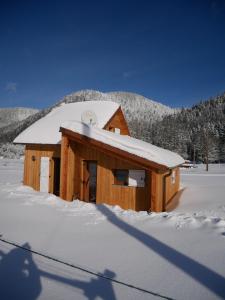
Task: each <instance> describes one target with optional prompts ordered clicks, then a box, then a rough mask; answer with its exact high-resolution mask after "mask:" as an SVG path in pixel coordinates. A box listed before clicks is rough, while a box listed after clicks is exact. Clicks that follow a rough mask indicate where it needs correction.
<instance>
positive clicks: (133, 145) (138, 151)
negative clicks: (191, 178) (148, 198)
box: [61, 122, 184, 168]
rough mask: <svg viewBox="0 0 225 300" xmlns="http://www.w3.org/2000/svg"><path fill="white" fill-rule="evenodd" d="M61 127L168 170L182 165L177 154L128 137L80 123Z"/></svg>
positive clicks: (63, 124)
mask: <svg viewBox="0 0 225 300" xmlns="http://www.w3.org/2000/svg"><path fill="white" fill-rule="evenodd" d="M61 127H62V128H66V129H69V130H72V131H75V132H77V133H79V134H81V135H85V136H87V137H90V138H92V139H95V140H98V141H100V142H103V143H105V144H109V145H111V146H113V147H116V148H119V149H121V150H124V151H126V152H129V153H131V154H135V155H137V156H139V157H142V158H145V159H147V160H149V161H154V162H156V163H159V164H161V165H164V166H166V167H168V168H172V167H175V166H178V165H180V164H182V163H184V160H183V158H182V157H181V156H180V155H178V154H177V153H175V152H172V151H170V150H166V149H163V148H160V147H157V146H155V145H152V144H150V143H147V142H144V141H142V140H138V139H135V138H133V137H130V136H124V135H119V134H115V133H113V132H109V131H107V130H104V129H100V128H96V127H93V126H89V125H87V124H84V123H82V122H65V123H62V124H61ZM147 149H148V150H147Z"/></svg>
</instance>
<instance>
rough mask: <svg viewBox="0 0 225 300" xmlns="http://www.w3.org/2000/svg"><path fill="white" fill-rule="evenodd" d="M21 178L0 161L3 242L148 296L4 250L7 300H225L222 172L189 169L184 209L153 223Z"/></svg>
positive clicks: (1, 286) (14, 164)
mask: <svg viewBox="0 0 225 300" xmlns="http://www.w3.org/2000/svg"><path fill="white" fill-rule="evenodd" d="M22 170H23V161H22V160H5V159H2V160H0V235H2V236H1V237H0V239H5V240H8V241H13V242H14V243H17V244H19V245H23V246H24V247H27V248H29V247H30V248H31V249H32V250H34V251H38V252H41V253H43V254H45V255H49V256H52V257H54V258H57V259H60V260H62V261H65V262H67V263H71V264H73V265H75V266H79V267H81V268H84V269H87V270H90V271H91V272H94V273H99V274H103V275H105V276H107V277H110V278H113V279H116V280H119V281H122V282H125V283H128V284H131V285H134V286H136V287H140V288H142V289H145V290H147V291H149V293H145V292H142V291H138V290H136V289H132V288H130V287H127V286H123V285H120V284H118V283H115V282H111V281H109V280H106V279H103V278H101V277H98V276H94V275H91V274H88V273H85V272H83V271H81V270H78V269H76V268H72V267H69V266H66V265H63V264H60V263H58V262H54V261H52V260H49V259H46V258H44V257H40V256H38V255H37V254H34V253H33V254H32V253H30V252H27V251H24V250H22V249H19V248H16V247H14V246H11V245H9V244H7V243H4V242H2V241H0V299H2V300H6V299H29V300H33V299H54V300H56V299H73V300H74V299H78V300H79V299H107V300H108V299H210V300H212V299H225V251H224V250H225V166H224V165H221V166H220V167H219V166H216V167H214V166H213V167H211V166H210V172H209V173H207V174H206V172H205V171H204V170H203V169H201V168H198V169H192V170H183V171H182V187H183V191H181V192H180V194H179V195H178V196H177V197H179V196H180V204H179V205H178V207H177V208H176V209H175V210H174V211H173V212H170V213H159V214H156V213H152V214H150V215H148V214H147V213H146V212H139V213H136V212H133V211H123V210H122V209H120V208H119V207H109V206H105V205H98V206H95V205H93V204H86V203H83V202H79V201H74V202H73V203H67V202H64V201H62V200H60V199H59V198H57V197H55V196H53V195H50V194H45V193H39V192H35V191H33V190H32V189H31V188H29V187H24V186H22V184H21V178H22ZM153 294H154V295H153ZM156 294H158V295H156ZM162 296H164V298H162Z"/></svg>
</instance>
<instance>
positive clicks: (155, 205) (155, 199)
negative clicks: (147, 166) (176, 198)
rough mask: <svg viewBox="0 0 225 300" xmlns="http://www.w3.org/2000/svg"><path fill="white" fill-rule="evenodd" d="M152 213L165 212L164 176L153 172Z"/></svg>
mask: <svg viewBox="0 0 225 300" xmlns="http://www.w3.org/2000/svg"><path fill="white" fill-rule="evenodd" d="M151 211H154V212H162V211H163V188H162V174H160V173H157V172H156V171H151Z"/></svg>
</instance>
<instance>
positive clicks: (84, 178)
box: [81, 159, 98, 203]
mask: <svg viewBox="0 0 225 300" xmlns="http://www.w3.org/2000/svg"><path fill="white" fill-rule="evenodd" d="M89 163H95V164H96V201H95V203H97V173H98V162H97V160H88V159H85V160H82V172H81V183H82V185H81V200H82V201H85V202H91V201H90V181H89V176H90V172H89V168H88V165H89Z"/></svg>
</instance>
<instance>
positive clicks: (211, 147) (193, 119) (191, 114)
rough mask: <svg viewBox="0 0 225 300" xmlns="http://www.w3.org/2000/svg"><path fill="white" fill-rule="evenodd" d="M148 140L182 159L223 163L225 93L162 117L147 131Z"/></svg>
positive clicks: (224, 157)
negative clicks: (176, 153)
mask: <svg viewBox="0 0 225 300" xmlns="http://www.w3.org/2000/svg"><path fill="white" fill-rule="evenodd" d="M146 126H148V125H147V124H146ZM148 140H149V141H151V142H152V143H154V144H155V145H158V146H161V147H163V148H166V149H170V150H172V151H176V152H178V153H179V154H181V155H182V156H183V157H184V158H188V159H191V160H195V161H205V160H206V157H207V156H208V160H209V161H210V162H225V93H224V94H222V95H221V96H217V97H215V98H211V99H209V100H208V101H204V102H200V103H199V104H197V105H194V106H193V107H192V108H190V109H182V110H181V111H180V112H178V113H177V114H173V115H169V116H165V117H164V118H163V120H161V121H158V122H156V123H154V124H153V126H151V127H150V128H149V136H148Z"/></svg>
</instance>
